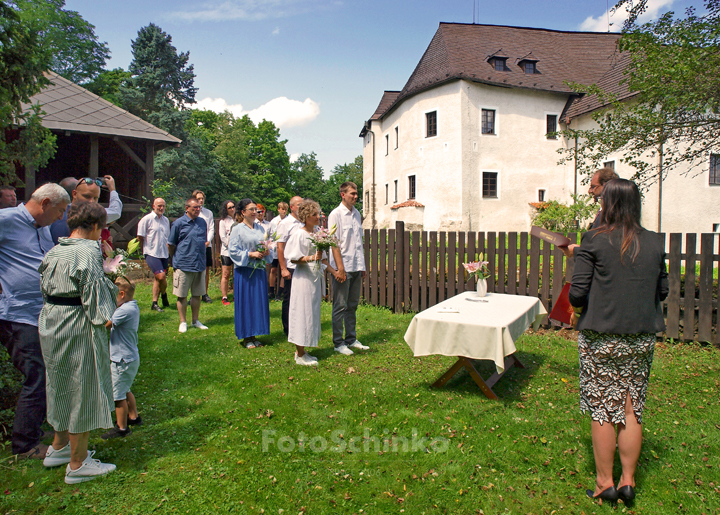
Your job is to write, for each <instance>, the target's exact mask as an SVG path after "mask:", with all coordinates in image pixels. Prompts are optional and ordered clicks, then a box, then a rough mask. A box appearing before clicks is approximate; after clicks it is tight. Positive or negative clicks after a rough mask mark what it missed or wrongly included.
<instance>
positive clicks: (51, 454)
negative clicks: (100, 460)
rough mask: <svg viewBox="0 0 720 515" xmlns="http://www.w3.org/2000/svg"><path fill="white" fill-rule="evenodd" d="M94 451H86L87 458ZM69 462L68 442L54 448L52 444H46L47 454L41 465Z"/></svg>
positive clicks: (48, 465) (91, 455)
mask: <svg viewBox="0 0 720 515" xmlns="http://www.w3.org/2000/svg"><path fill="white" fill-rule="evenodd" d="M94 454H95V451H88V455H87V457H88V458H92V457H93V455H94ZM67 463H70V444H69V443H68V444H67V445H66V446H65V447H63V448H62V449H55V448H54V447H53V446H52V445H50V446H48V450H47V454H45V459H44V460H43V465H45V466H46V467H48V468H50V467H59V466H60V465H65V464H67Z"/></svg>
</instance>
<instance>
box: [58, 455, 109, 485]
mask: <svg viewBox="0 0 720 515" xmlns="http://www.w3.org/2000/svg"><path fill="white" fill-rule="evenodd" d="M115 468H116V467H115V465H113V464H112V463H102V462H101V461H100V460H94V459H92V458H90V457H88V458H86V459H85V461H83V462H82V465H80V468H79V469H77V470H73V469H71V468H70V464H69V463H68V466H67V468H66V469H65V483H67V484H68V485H76V484H78V483H84V482H85V481H92V480H93V479H95V478H96V477H98V476H104V475H105V474H109V473H110V472H112V471H113V470H115Z"/></svg>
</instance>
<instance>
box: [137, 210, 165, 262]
mask: <svg viewBox="0 0 720 515" xmlns="http://www.w3.org/2000/svg"><path fill="white" fill-rule="evenodd" d="M137 235H138V236H142V237H143V238H144V241H143V254H147V255H148V256H152V257H156V258H167V257H169V254H168V246H167V243H168V236H170V220H168V219H167V217H166V216H158V215H156V214H155V213H154V212H150V213H148V214H146V215H145V216H143V217H142V218H141V219H140V222H139V223H138V228H137Z"/></svg>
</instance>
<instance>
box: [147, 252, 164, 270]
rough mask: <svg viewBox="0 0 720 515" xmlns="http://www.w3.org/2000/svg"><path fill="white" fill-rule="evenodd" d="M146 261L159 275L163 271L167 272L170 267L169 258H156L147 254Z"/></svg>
mask: <svg viewBox="0 0 720 515" xmlns="http://www.w3.org/2000/svg"><path fill="white" fill-rule="evenodd" d="M145 262H146V263H147V266H148V268H149V269H150V270H152V273H153V274H155V275H157V274H159V273H162V272H167V269H168V258H156V257H153V256H148V255H147V254H145Z"/></svg>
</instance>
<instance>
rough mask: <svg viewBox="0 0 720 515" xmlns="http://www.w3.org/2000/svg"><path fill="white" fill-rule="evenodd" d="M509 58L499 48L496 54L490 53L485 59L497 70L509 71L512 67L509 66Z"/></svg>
mask: <svg viewBox="0 0 720 515" xmlns="http://www.w3.org/2000/svg"><path fill="white" fill-rule="evenodd" d="M507 59H508V56H506V55H505V54H504V53H503V51H502V50H498V51H497V52H495V53H494V54H490V55H488V56H487V57H486V58H485V61H487V62H488V64H490V66H492V67H493V69H494V70H495V71H496V72H508V71H510V69H509V68H508V67H507V62H506V61H507Z"/></svg>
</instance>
